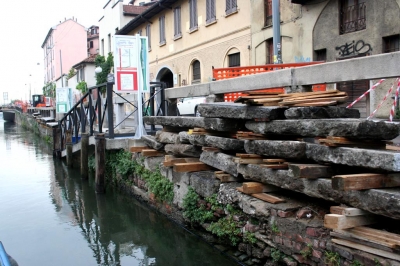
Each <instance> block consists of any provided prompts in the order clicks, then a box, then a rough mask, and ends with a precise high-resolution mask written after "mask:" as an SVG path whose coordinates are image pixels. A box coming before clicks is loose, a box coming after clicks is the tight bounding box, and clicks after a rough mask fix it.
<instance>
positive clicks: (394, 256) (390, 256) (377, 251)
mask: <svg viewBox="0 0 400 266" xmlns="http://www.w3.org/2000/svg"><path fill="white" fill-rule="evenodd" d="M332 242H333V243H336V244H338V245H342V246H346V247H350V248H354V249H358V250H361V251H365V252H368V253H371V254H374V255H378V256H380V257H385V258H388V259H393V260H400V255H398V254H396V253H392V252H387V251H384V250H380V249H376V248H372V247H368V246H365V245H360V244H357V243H355V242H353V241H348V240H342V239H332Z"/></svg>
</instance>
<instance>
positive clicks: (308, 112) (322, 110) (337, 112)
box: [285, 106, 360, 119]
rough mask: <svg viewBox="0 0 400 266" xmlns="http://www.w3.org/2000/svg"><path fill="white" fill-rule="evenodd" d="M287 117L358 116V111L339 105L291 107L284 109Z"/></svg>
mask: <svg viewBox="0 0 400 266" xmlns="http://www.w3.org/2000/svg"><path fill="white" fill-rule="evenodd" d="M285 117H286V118H287V119H323V118H360V111H359V110H357V109H350V108H346V107H339V106H325V107H317V106H315V107H291V108H289V109H287V110H285Z"/></svg>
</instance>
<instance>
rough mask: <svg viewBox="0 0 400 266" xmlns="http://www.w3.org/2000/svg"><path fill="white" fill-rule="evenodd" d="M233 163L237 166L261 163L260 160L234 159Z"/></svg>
mask: <svg viewBox="0 0 400 266" xmlns="http://www.w3.org/2000/svg"><path fill="white" fill-rule="evenodd" d="M233 162H235V163H238V164H260V163H263V160H262V159H261V158H234V159H233Z"/></svg>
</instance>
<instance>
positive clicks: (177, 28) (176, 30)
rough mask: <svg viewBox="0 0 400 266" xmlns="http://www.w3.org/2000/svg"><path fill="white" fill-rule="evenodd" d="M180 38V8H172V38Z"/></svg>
mask: <svg viewBox="0 0 400 266" xmlns="http://www.w3.org/2000/svg"><path fill="white" fill-rule="evenodd" d="M181 36H182V30H181V7H180V6H179V7H176V8H174V38H179V37H181Z"/></svg>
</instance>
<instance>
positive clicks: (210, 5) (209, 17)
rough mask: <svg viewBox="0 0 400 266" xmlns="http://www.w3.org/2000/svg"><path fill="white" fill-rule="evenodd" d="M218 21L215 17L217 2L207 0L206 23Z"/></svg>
mask: <svg viewBox="0 0 400 266" xmlns="http://www.w3.org/2000/svg"><path fill="white" fill-rule="evenodd" d="M215 20H216V15H215V0H207V2H206V23H207V24H208V23H211V22H214V21H215Z"/></svg>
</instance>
